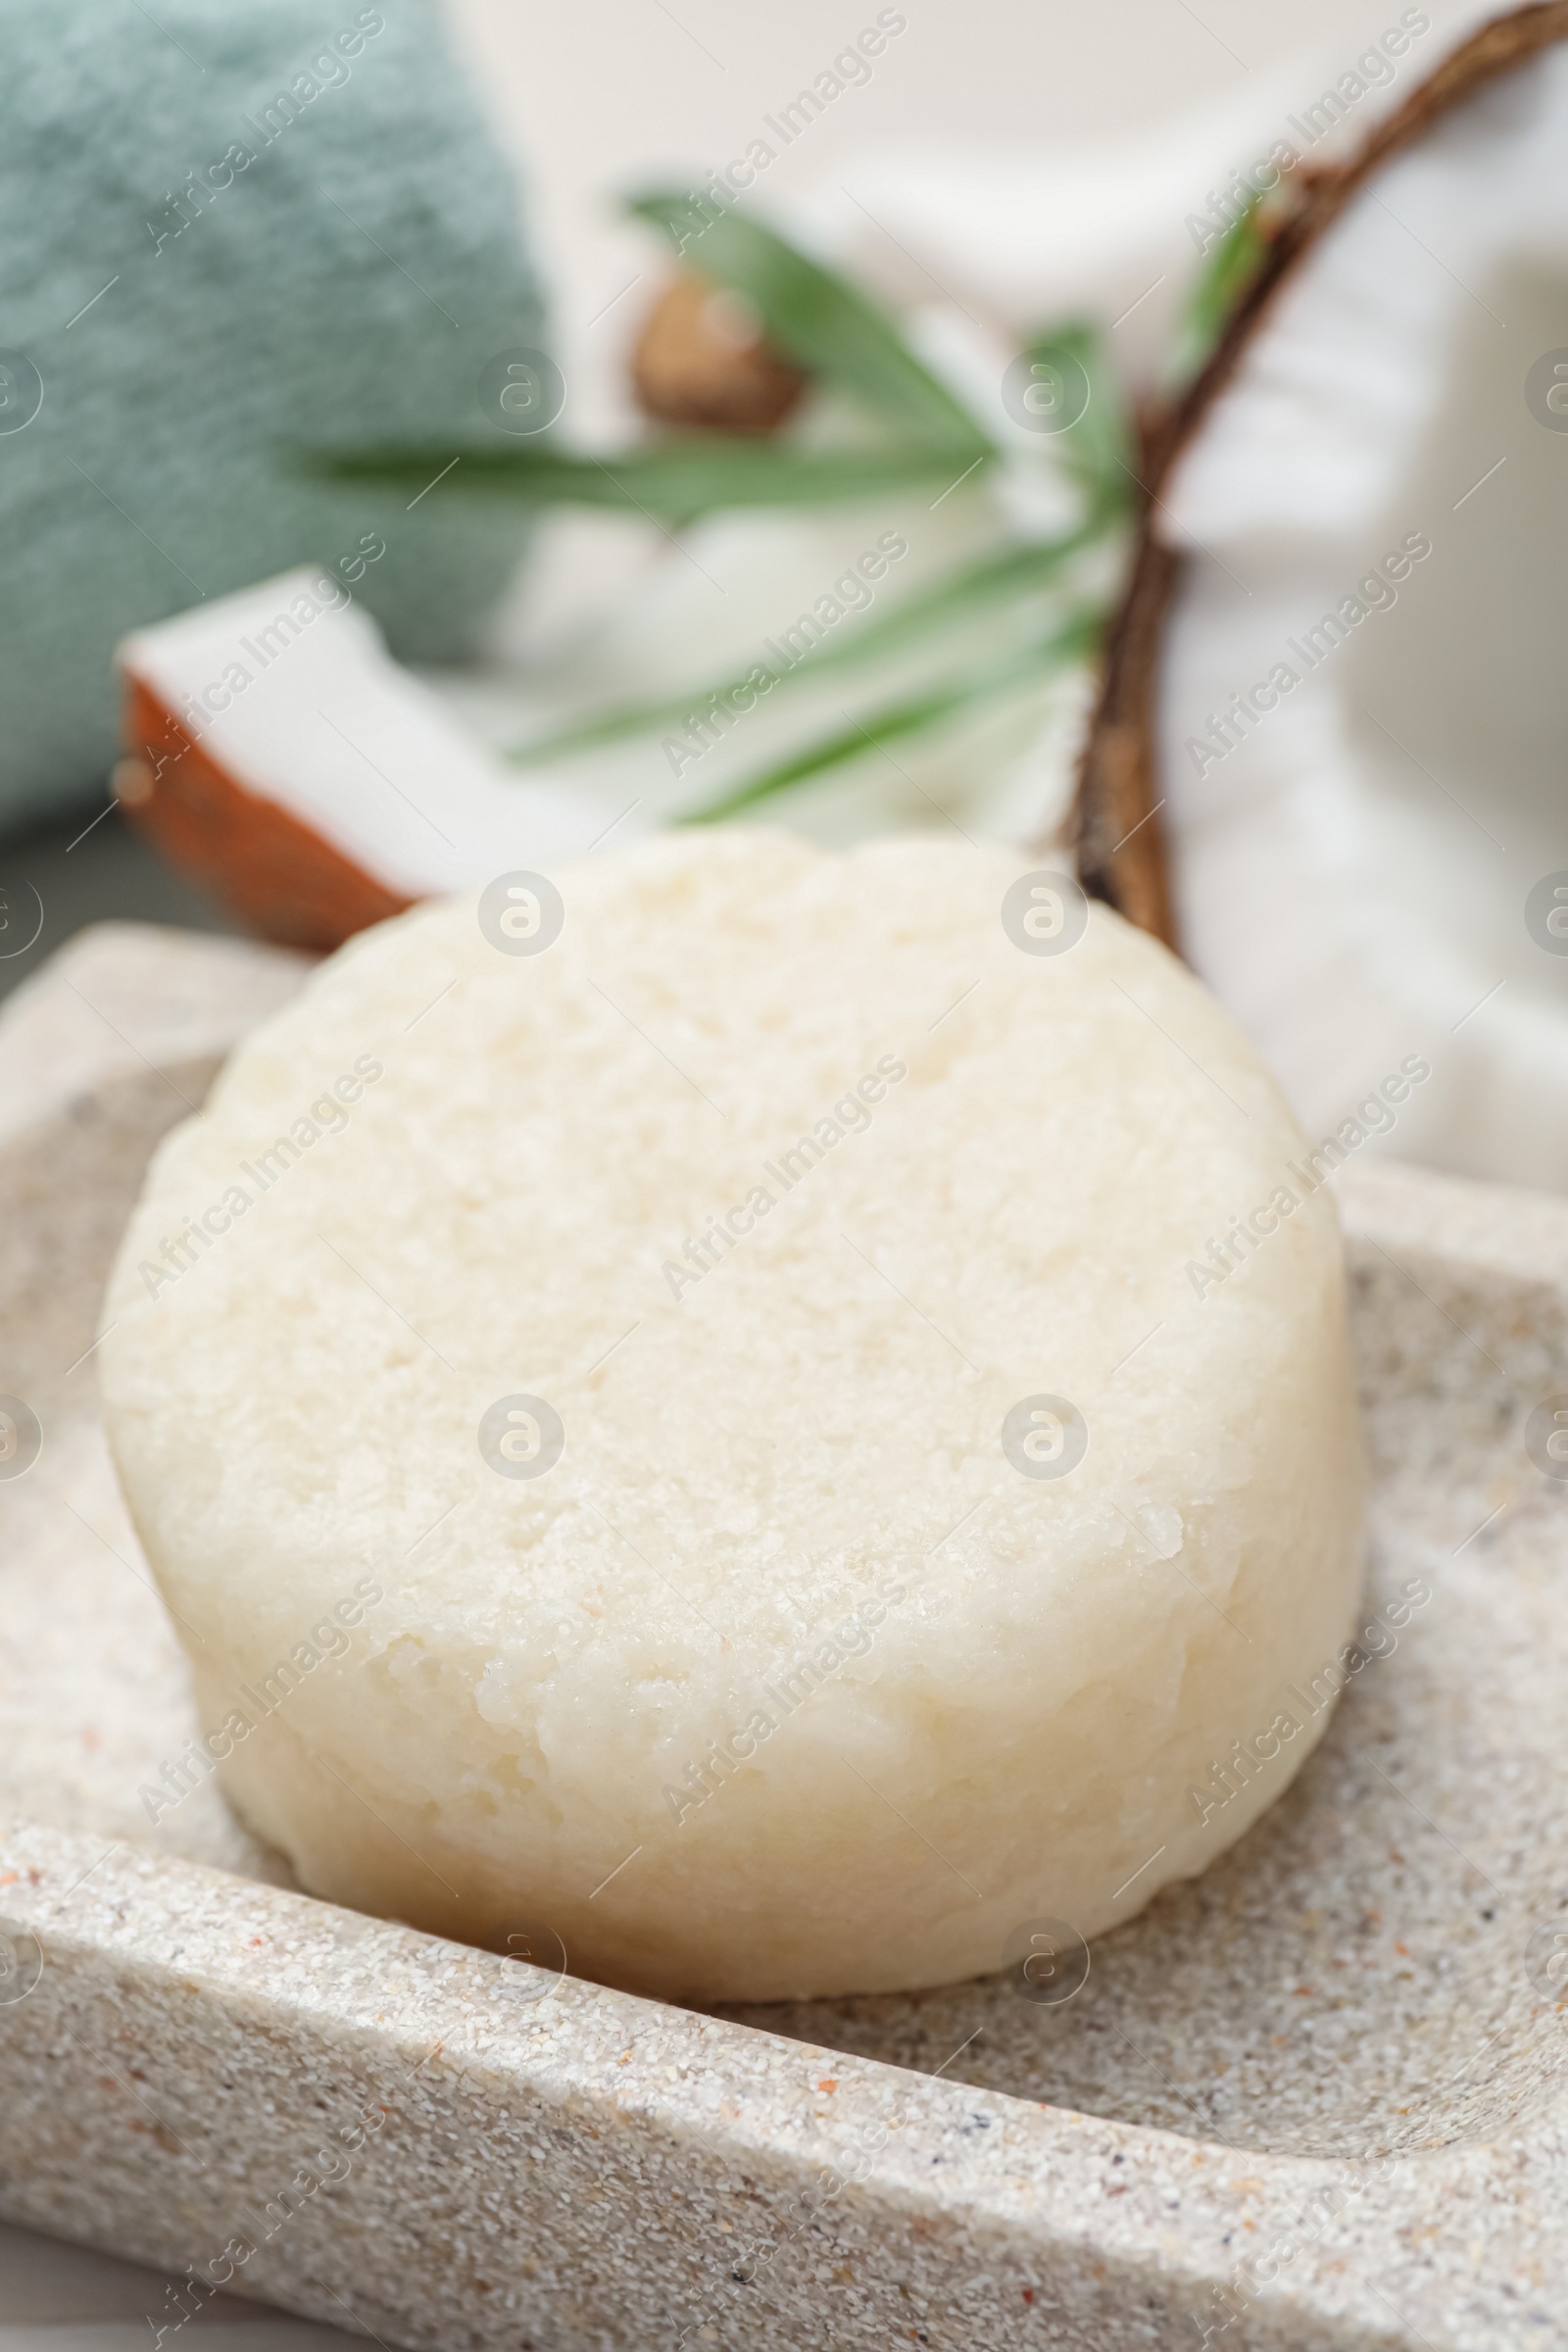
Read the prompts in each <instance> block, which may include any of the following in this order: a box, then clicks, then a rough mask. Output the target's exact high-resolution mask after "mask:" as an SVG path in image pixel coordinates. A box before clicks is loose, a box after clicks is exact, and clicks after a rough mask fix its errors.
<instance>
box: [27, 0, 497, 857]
mask: <svg viewBox="0 0 1568 2352" xmlns="http://www.w3.org/2000/svg"><path fill="white" fill-rule="evenodd" d="M155 17H156V21H155ZM0 43H3V50H4V55H5V59H6V74H5V81H4V87H3V90H0V210H3V213H4V217H5V220H6V221H7V223H8V233H7V235H6V238H5V240H4V243H3V245H0V340H3V342H4V344H5V345H6V346H7V347H8V348H7V349H6V350H4V351H0V538H3V542H4V545H5V547H6V550H7V561H6V563H5V564H4V565H3V566H0V646H3V648H4V656H3V659H0V822H5V821H15V820H16V819H17V818H18V817H21V816H23V815H26V814H30V813H32V812H34V811H37V810H39V809H42V808H44V807H45V806H47V805H48V804H49V803H51V802H53V801H58V800H60V799H63V798H69V797H70V796H72V795H73V794H75V793H78V792H86V791H91V790H98V789H101V785H102V779H103V775H104V773H105V771H106V770H107V768H108V767H109V765H110V763H111V762H112V760H113V758H114V752H115V715H116V687H115V680H114V677H113V674H112V668H111V661H110V655H111V649H112V647H113V645H114V643H115V641H116V639H117V638H118V637H120V636H121V635H122V634H123V632H124V631H125V630H126V629H128V628H131V627H134V626H136V625H138V624H143V623H146V622H149V621H154V620H158V619H160V618H162V617H163V616H164V615H166V614H168V613H173V612H177V611H180V610H182V609H183V608H185V607H188V606H191V605H194V604H199V603H200V602H201V601H202V600H203V599H206V598H216V597H219V596H221V595H222V594H224V593H225V592H227V591H229V590H231V589H233V588H236V587H238V586H240V585H242V584H243V583H245V582H248V581H252V580H255V579H258V578H264V577H266V576H267V575H268V574H269V573H272V572H276V571H279V570H281V569H283V568H285V567H286V566H288V565H290V564H297V563H300V562H312V563H316V564H323V565H326V566H328V567H336V569H337V570H338V571H339V573H340V574H341V576H343V577H344V578H346V579H348V580H349V581H350V583H351V585H352V587H353V591H354V594H355V595H356V597H358V598H360V599H362V600H363V601H364V603H365V604H366V605H367V606H368V609H369V610H370V611H371V612H373V613H375V614H376V616H377V617H378V618H379V619H380V620H381V622H382V623H383V625H384V627H385V628H386V630H387V633H388V636H389V638H390V641H391V643H392V645H393V646H394V648H395V649H396V650H397V651H398V652H399V653H400V654H402V655H404V656H409V657H413V658H416V659H418V658H426V659H433V660H450V659H453V658H456V657H460V656H462V655H463V654H464V653H466V652H467V651H469V650H471V648H472V646H473V643H474V640H475V637H476V634H477V631H478V627H479V624H480V622H481V621H482V619H483V616H484V614H485V613H486V611H487V608H488V607H489V605H490V604H491V602H492V601H493V599H494V597H495V596H496V594H497V593H498V591H499V589H500V588H501V586H502V585H503V584H504V582H505V580H506V578H507V576H508V573H509V571H510V568H511V566H512V564H513V562H514V560H515V554H516V550H517V523H516V517H515V513H512V512H496V511H493V510H491V509H490V508H489V507H488V506H487V504H486V503H485V502H481V501H477V500H476V501H474V502H473V503H472V504H471V505H470V504H469V503H468V502H467V501H466V500H436V499H431V500H429V501H426V502H423V503H418V502H416V503H415V504H413V505H412V506H411V505H410V503H409V499H408V494H407V493H402V494H392V495H386V494H382V493H379V492H375V493H371V492H368V491H364V490H361V489H359V488H354V487H351V488H348V489H339V488H336V487H331V486H326V487H323V485H321V484H320V483H319V482H316V481H312V480H309V479H306V478H304V477H303V476H302V475H301V474H300V473H299V472H298V471H297V470H296V469H295V467H294V464H293V460H292V456H291V452H292V451H293V449H294V448H295V447H296V446H297V445H298V444H300V443H305V442H313V443H326V442H338V443H347V444H355V445H360V444H364V443H367V442H370V441H374V440H379V439H392V438H396V437H399V436H405V435H406V436H410V437H413V436H417V437H418V438H420V439H422V440H429V439H431V438H432V437H440V436H442V435H445V434H448V433H450V434H451V435H452V436H453V444H454V449H456V447H457V446H458V444H459V442H460V441H461V440H463V439H470V440H471V439H472V438H473V437H475V436H476V435H483V434H484V432H485V431H486V429H487V428H486V426H485V424H484V421H483V418H482V415H481V412H480V409H479V406H478V401H477V395H476V384H477V379H478V375H479V372H480V370H481V368H483V366H484V365H485V363H486V361H487V360H489V359H490V358H491V357H492V356H493V355H494V354H495V353H497V352H499V351H503V350H507V349H509V348H515V347H517V346H519V345H530V344H536V343H537V342H538V340H539V334H540V314H539V304H538V296H537V291H536V287H535V281H534V277H533V274H532V270H531V268H530V264H529V262H528V259H527V256H526V253H525V250H524V246H523V243H522V238H521V231H520V223H519V212H518V201H517V193H516V189H515V184H514V182H513V180H512V177H511V175H510V172H509V171H508V168H507V166H506V165H505V164H504V163H503V161H502V158H501V155H500V152H499V150H498V148H497V147H496V146H495V145H494V144H493V142H492V140H491V138H490V136H489V134H488V131H487V129H486V127H485V124H484V122H483V120H482V117H481V114H480V112H479V108H478V105H477V103H476V101H475V98H474V96H473V94H472V93H471V91H470V90H469V88H468V87H467V85H466V81H465V79H464V76H463V74H462V72H461V71H460V69H459V66H458V64H457V62H456V60H455V59H454V57H453V56H452V54H451V52H450V50H449V48H448V46H447V43H446V39H445V35H444V32H443V29H442V26H441V23H440V20H439V18H438V16H437V14H436V12H435V10H434V9H433V7H431V6H430V5H428V4H427V0H381V5H379V6H376V7H361V6H360V5H359V0H161V4H160V6H159V7H158V9H157V10H156V12H155V14H154V15H149V14H147V13H146V12H144V11H141V10H138V9H134V8H127V7H125V6H124V0H75V4H74V5H73V8H71V9H70V10H69V11H66V12H58V11H46V12H42V13H40V12H39V11H38V10H37V9H36V8H35V7H34V6H33V5H32V0H0Z"/></svg>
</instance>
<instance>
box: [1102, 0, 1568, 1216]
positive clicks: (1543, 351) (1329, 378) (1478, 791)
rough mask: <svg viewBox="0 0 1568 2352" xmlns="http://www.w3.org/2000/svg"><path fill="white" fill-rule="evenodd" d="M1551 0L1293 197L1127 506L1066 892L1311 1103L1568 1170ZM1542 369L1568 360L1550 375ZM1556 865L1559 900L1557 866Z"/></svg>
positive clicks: (1557, 116) (1565, 240)
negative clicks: (1085, 900) (1396, 1093)
mask: <svg viewBox="0 0 1568 2352" xmlns="http://www.w3.org/2000/svg"><path fill="white" fill-rule="evenodd" d="M1565 34H1568V6H1563V5H1552V6H1547V7H1536V8H1528V9H1525V10H1522V11H1520V12H1519V13H1518V14H1516V15H1513V16H1510V17H1507V18H1504V19H1501V20H1499V21H1497V22H1496V23H1494V24H1492V25H1487V26H1485V27H1484V28H1483V29H1482V30H1481V31H1480V32H1478V33H1476V34H1475V35H1474V36H1473V37H1472V38H1471V39H1469V40H1468V41H1466V42H1465V43H1464V44H1463V45H1462V46H1461V47H1460V48H1459V49H1457V50H1456V51H1455V52H1454V53H1453V55H1452V56H1451V57H1449V58H1448V59H1447V60H1446V62H1445V64H1444V65H1443V66H1442V67H1441V68H1440V69H1439V71H1438V72H1437V73H1435V74H1434V76H1433V77H1432V79H1431V80H1430V81H1429V82H1427V83H1426V84H1425V85H1424V86H1423V87H1422V88H1420V89H1419V90H1417V91H1416V92H1415V93H1414V95H1413V96H1412V97H1411V98H1410V99H1409V100H1408V101H1407V102H1406V103H1405V105H1404V106H1403V107H1402V108H1401V109H1400V110H1399V111H1398V112H1397V113H1396V114H1394V115H1392V116H1391V117H1389V118H1388V119H1387V120H1386V121H1385V122H1384V123H1381V124H1380V125H1379V127H1378V129H1377V130H1376V131H1375V132H1374V134H1373V135H1372V137H1371V139H1370V140H1369V141H1368V143H1367V145H1366V147H1365V148H1364V149H1363V150H1362V152H1361V153H1360V154H1359V155H1358V156H1357V157H1355V158H1354V159H1352V160H1351V161H1350V162H1348V163H1347V164H1345V165H1344V166H1342V167H1340V168H1339V169H1337V170H1334V171H1332V172H1320V173H1317V174H1314V175H1311V176H1305V175H1301V176H1298V177H1297V178H1296V179H1295V180H1294V182H1292V183H1289V184H1288V185H1287V188H1286V189H1285V190H1284V191H1283V192H1282V202H1281V204H1280V207H1279V209H1278V211H1277V212H1276V213H1275V216H1274V221H1275V225H1274V227H1273V231H1272V238H1271V243H1270V247H1269V251H1268V255H1267V258H1266V260H1265V261H1264V263H1263V265H1262V267H1261V269H1260V270H1259V273H1258V275H1257V277H1256V279H1255V280H1254V282H1253V284H1252V285H1251V287H1250V290H1249V292H1248V294H1247V295H1246V296H1245V298H1244V299H1243V301H1242V303H1241V305H1240V307H1239V309H1238V311H1237V313H1236V315H1235V317H1234V318H1233V319H1232V321H1231V324H1230V326H1229V328H1228V330H1227V332H1226V334H1225V336H1224V338H1223V339H1222V342H1221V344H1220V346H1219V348H1218V349H1217V350H1216V352H1215V354H1214V356H1213V358H1212V360H1211V361H1210V363H1209V365H1208V367H1207V368H1206V369H1205V370H1204V372H1203V374H1202V375H1201V378H1200V379H1199V380H1198V381H1197V382H1196V383H1195V384H1194V385H1193V386H1192V387H1191V389H1190V391H1189V392H1188V393H1187V394H1186V395H1185V397H1184V398H1183V399H1182V400H1181V401H1180V402H1179V403H1178V404H1176V405H1175V406H1174V407H1170V408H1167V409H1165V410H1164V411H1163V412H1161V413H1158V414H1156V415H1154V416H1152V417H1151V418H1150V419H1149V422H1148V429H1147V435H1146V447H1145V466H1144V473H1143V481H1144V489H1145V496H1146V515H1145V521H1144V525H1143V531H1142V536H1141V541H1140V545H1139V549H1138V553H1137V557H1136V561H1135V565H1134V570H1133V575H1132V579H1131V585H1130V588H1129V591H1128V594H1127V597H1126V600H1125V603H1124V606H1123V609H1122V612H1121V613H1120V616H1119V619H1118V621H1117V623H1116V626H1115V628H1114V630H1113V632H1112V635H1111V639H1110V642H1109V645H1108V648H1107V655H1106V660H1105V666H1104V673H1103V686H1102V693H1101V698H1100V704H1099V708H1098V711H1097V714H1096V717H1095V720H1094V722H1093V726H1092V729H1091V733H1090V737H1089V740H1088V743H1087V747H1086V751H1085V755H1084V759H1083V763H1082V768H1081V771H1080V780H1079V791H1078V800H1077V808H1076V832H1077V836H1078V847H1079V857H1080V866H1081V871H1082V874H1083V878H1084V881H1085V884H1086V886H1087V887H1088V888H1089V889H1090V890H1091V891H1092V892H1094V893H1096V894H1097V895H1100V896H1102V897H1103V898H1105V899H1106V900H1108V901H1109V903H1110V904H1112V905H1113V906H1115V907H1119V908H1120V909H1121V910H1122V911H1123V912H1124V913H1126V914H1127V915H1129V916H1130V917H1131V918H1132V919H1133V920H1134V921H1136V922H1138V923H1140V924H1142V925H1143V926H1144V927H1145V928H1147V929H1150V930H1152V931H1153V932H1155V933H1156V935H1158V936H1159V937H1161V938H1163V939H1165V940H1167V941H1173V940H1176V939H1178V938H1179V940H1180V942H1181V944H1182V946H1183V948H1184V950H1185V952H1186V953H1187V955H1188V956H1189V957H1190V959H1191V960H1192V962H1193V963H1194V965H1195V966H1196V968H1197V969H1198V971H1199V972H1200V974H1201V977H1202V978H1203V979H1204V980H1205V981H1206V982H1207V983H1208V985H1209V986H1210V987H1211V988H1212V989H1213V991H1214V992H1215V994H1216V995H1217V996H1218V997H1219V998H1220V999H1221V1001H1222V1002H1223V1003H1224V1004H1225V1005H1227V1006H1228V1007H1229V1009H1230V1010H1231V1011H1232V1013H1233V1014H1234V1015H1235V1016H1236V1017H1237V1019H1238V1020H1239V1021H1240V1022H1241V1024H1242V1025H1243V1027H1244V1028H1246V1029H1247V1030H1248V1031H1249V1032H1250V1034H1251V1036H1252V1037H1253V1039H1254V1040H1255V1041H1256V1042H1257V1044H1258V1045H1259V1046H1260V1047H1261V1048H1262V1050H1263V1052H1264V1053H1265V1054H1266V1056H1267V1057H1268V1059H1269V1060H1270V1062H1271V1063H1272V1065H1273V1066H1274V1068H1275V1069H1276V1071H1277V1072H1278V1073H1279V1075H1280V1076H1281V1078H1282V1080H1283V1081H1284V1083H1285V1086H1286V1089H1287V1091H1288V1093H1289V1094H1290V1095H1291V1096H1292V1098H1293V1101H1294V1103H1295V1105H1296V1107H1297V1109H1298V1111H1299V1114H1300V1115H1301V1117H1302V1119H1303V1121H1304V1123H1305V1124H1306V1126H1307V1127H1308V1129H1309V1130H1311V1131H1313V1132H1314V1133H1317V1132H1323V1133H1329V1132H1333V1131H1336V1130H1337V1129H1339V1127H1340V1126H1341V1125H1342V1124H1343V1123H1344V1122H1346V1120H1347V1118H1348V1114H1349V1113H1350V1112H1351V1111H1352V1108H1353V1105H1354V1103H1355V1102H1356V1100H1357V1098H1358V1097H1359V1096H1361V1095H1363V1094H1364V1093H1365V1092H1366V1090H1367V1089H1368V1088H1369V1087H1370V1086H1371V1085H1373V1084H1375V1083H1376V1082H1377V1080H1378V1079H1379V1078H1380V1076H1381V1075H1382V1073H1383V1072H1384V1070H1385V1069H1388V1068H1396V1067H1397V1065H1398V1062H1399V1059H1400V1057H1401V1055H1403V1054H1408V1053H1411V1052H1419V1053H1421V1054H1425V1055H1426V1056H1428V1057H1429V1058H1430V1060H1431V1062H1432V1065H1433V1080H1432V1083H1431V1085H1430V1086H1429V1087H1428V1088H1427V1089H1426V1090H1425V1091H1424V1094H1423V1098H1422V1101H1421V1103H1420V1106H1419V1108H1417V1107H1416V1106H1415V1105H1413V1104H1412V1106H1411V1108H1410V1110H1409V1111H1408V1113H1407V1114H1405V1115H1404V1116H1403V1118H1402V1120H1401V1124H1400V1131H1399V1134H1398V1138H1397V1143H1396V1146H1395V1148H1396V1149H1397V1151H1398V1152H1399V1153H1400V1154H1401V1155H1402V1156H1405V1157H1414V1158H1420V1159H1425V1160H1428V1161H1432V1162H1435V1163H1437V1164H1440V1165H1443V1166H1446V1167H1448V1168H1450V1169H1453V1170H1455V1171H1457V1172H1460V1173H1464V1174H1469V1175H1473V1176H1479V1177H1483V1178H1487V1177H1492V1178H1495V1177H1503V1178H1507V1179H1509V1180H1511V1181H1514V1182H1526V1183H1537V1184H1543V1185H1549V1186H1553V1187H1559V1186H1561V1185H1562V1184H1563V1183H1564V1182H1565V1181H1568V936H1564V934H1568V911H1563V912H1561V913H1559V912H1558V909H1559V908H1562V909H1565V910H1568V796H1565V795H1564V792H1563V789H1562V783H1561V777H1560V759H1561V754H1560V746H1561V744H1562V742H1563V739H1564V735H1565V733H1568V728H1565V724H1564V721H1565V719H1568V663H1565V662H1564V661H1563V658H1562V654H1561V650H1560V642H1559V641H1560V632H1561V610H1562V589H1561V570H1562V562H1563V556H1562V551H1563V549H1564V547H1565V546H1568V181H1565V177H1564V172H1563V156H1564V154H1565V153H1568V51H1564V50H1563V49H1562V48H1560V47H1559V46H1558V45H1557V44H1558V43H1560V42H1561V41H1562V39H1563V37H1564V35H1565ZM1559 370H1560V372H1559ZM1559 876H1560V877H1561V880H1562V882H1563V884H1564V885H1565V890H1564V897H1563V899H1562V900H1561V901H1558V900H1557V899H1556V898H1555V897H1554V895H1553V893H1554V890H1555V887H1556V883H1557V879H1558V877H1559Z"/></svg>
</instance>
